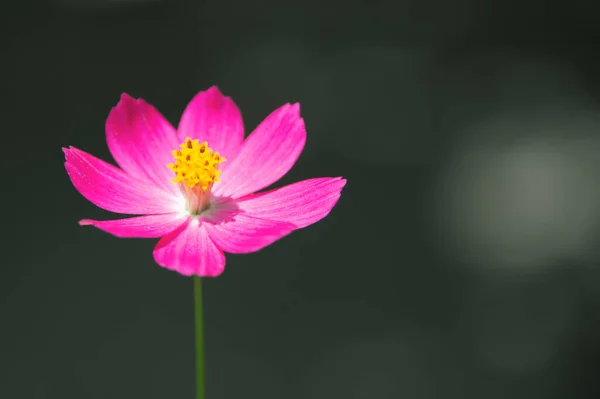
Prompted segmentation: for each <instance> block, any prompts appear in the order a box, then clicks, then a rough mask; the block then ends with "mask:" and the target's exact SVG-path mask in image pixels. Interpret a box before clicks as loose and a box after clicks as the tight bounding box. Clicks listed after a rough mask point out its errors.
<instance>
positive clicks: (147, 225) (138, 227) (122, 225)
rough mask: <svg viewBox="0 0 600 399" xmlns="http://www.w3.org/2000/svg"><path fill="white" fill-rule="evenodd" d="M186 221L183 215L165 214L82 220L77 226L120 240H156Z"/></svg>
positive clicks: (185, 216)
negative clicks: (89, 227) (98, 231)
mask: <svg viewBox="0 0 600 399" xmlns="http://www.w3.org/2000/svg"><path fill="white" fill-rule="evenodd" d="M186 220H187V215H185V214H181V213H166V214H162V215H146V216H138V217H134V218H128V219H117V220H90V219H83V220H81V221H79V224H80V225H81V226H95V227H97V228H99V229H100V230H103V231H106V232H107V233H110V234H113V235H115V236H117V237H121V238H158V237H162V236H165V235H167V234H169V233H171V232H172V231H174V230H176V229H177V228H178V227H179V226H181V225H182V224H183V223H184V222H185V221H186Z"/></svg>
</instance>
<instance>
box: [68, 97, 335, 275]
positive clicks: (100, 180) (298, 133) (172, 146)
mask: <svg viewBox="0 0 600 399" xmlns="http://www.w3.org/2000/svg"><path fill="white" fill-rule="evenodd" d="M106 141H107V143H108V148H109V150H110V152H111V154H112V155H113V157H114V159H115V161H116V162H117V164H118V165H119V166H120V169H119V168H117V167H115V166H113V165H110V164H108V163H106V162H104V161H102V160H100V159H98V158H96V157H94V156H92V155H90V154H88V153H85V152H83V151H81V150H79V149H77V148H74V147H69V148H68V149H67V148H63V151H64V153H65V158H66V162H65V168H66V169H67V173H68V174H69V177H70V178H71V182H72V183H73V185H74V186H75V188H76V189H77V190H78V191H79V192H80V193H81V194H82V195H83V196H84V197H85V198H87V199H88V200H89V201H90V202H92V203H94V204H95V205H97V206H99V207H100V208H103V209H106V210H108V211H111V212H116V213H121V214H128V215H144V216H135V217H130V218H127V219H117V220H105V221H97V220H88V219H85V220H82V221H80V222H79V224H80V225H84V226H85V225H92V226H96V227H97V228H99V229H101V230H104V231H106V232H108V233H111V234H113V235H115V236H117V237H141V238H159V237H160V241H159V242H158V244H157V245H156V247H155V248H154V259H155V260H156V262H157V263H158V264H159V265H161V266H163V267H165V268H167V269H171V270H175V271H177V272H179V273H181V274H183V275H186V276H190V275H198V276H218V275H219V274H221V273H222V272H223V270H224V268H225V256H224V254H223V252H230V253H248V252H254V251H258V250H260V249H261V248H263V247H265V246H267V245H269V244H271V243H273V242H274V241H276V240H278V239H280V238H282V237H284V236H285V235H287V234H289V233H291V232H292V231H294V230H296V229H300V228H303V227H306V226H308V225H310V224H313V223H315V222H317V221H319V220H321V219H323V218H324V217H325V216H327V215H328V214H329V212H330V211H331V209H332V208H333V206H334V205H335V204H336V203H337V201H338V199H339V197H340V194H341V190H342V188H343V187H344V185H345V184H346V180H344V179H342V178H341V177H333V178H332V177H322V178H316V179H309V180H304V181H300V182H298V183H294V184H290V185H288V186H285V187H282V188H277V189H274V190H271V191H267V192H262V193H256V192H257V191H259V190H261V189H263V188H265V187H267V186H269V185H271V184H272V183H274V182H276V181H277V180H279V178H281V177H282V176H283V175H284V174H286V173H287V172H288V171H289V170H290V169H291V168H292V166H293V165H294V163H295V162H296V160H297V159H298V156H299V155H300V153H301V152H302V148H303V147H304V143H305V141H306V130H305V128H304V120H303V119H302V118H301V117H300V106H299V105H298V104H292V105H290V104H286V105H284V106H282V107H281V108H279V109H277V110H275V111H274V112H273V113H271V115H269V116H268V117H267V118H266V119H265V120H264V121H263V122H262V123H260V125H258V127H257V128H256V129H255V130H254V132H252V134H250V135H249V136H248V137H247V138H246V139H245V140H244V127H243V124H242V117H241V115H240V112H239V110H238V108H237V107H236V105H235V104H234V103H233V101H232V100H231V99H230V98H229V97H224V96H223V95H222V94H221V92H220V91H219V89H218V88H217V87H211V88H210V89H208V90H207V91H203V92H200V93H198V94H197V95H196V96H195V97H194V98H193V99H192V101H191V102H190V103H189V105H188V106H187V108H186V110H185V111H184V113H183V115H182V117H181V121H180V122H179V127H178V128H177V129H175V128H173V127H172V126H171V125H170V124H169V122H168V121H167V120H166V119H165V118H164V117H163V116H162V115H161V114H160V113H159V112H158V111H157V110H156V109H155V108H154V107H152V106H151V105H149V104H148V103H146V102H144V101H143V100H141V99H137V100H136V99H133V98H131V97H130V96H128V95H127V94H123V95H122V96H121V101H119V104H117V106H116V107H114V108H113V109H112V110H111V112H110V114H109V116H108V119H107V121H106Z"/></svg>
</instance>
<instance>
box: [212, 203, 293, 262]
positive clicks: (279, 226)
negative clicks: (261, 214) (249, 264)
mask: <svg viewBox="0 0 600 399" xmlns="http://www.w3.org/2000/svg"><path fill="white" fill-rule="evenodd" d="M204 221H205V223H204V226H205V228H206V231H207V232H208V234H209V236H210V238H211V239H212V240H213V242H214V243H215V244H216V245H217V247H219V248H221V249H222V250H223V251H225V252H230V253H236V254H240V253H248V252H255V251H258V250H260V249H262V248H264V247H266V246H267V245H270V244H272V243H273V242H275V241H277V240H279V239H280V238H282V237H284V236H286V235H287V234H289V233H291V232H292V231H294V230H295V229H296V226H294V225H293V224H291V223H286V222H279V221H275V220H265V219H259V218H256V217H252V216H249V215H246V214H245V213H234V212H227V211H220V210H212V211H210V212H208V214H207V215H206V216H204Z"/></svg>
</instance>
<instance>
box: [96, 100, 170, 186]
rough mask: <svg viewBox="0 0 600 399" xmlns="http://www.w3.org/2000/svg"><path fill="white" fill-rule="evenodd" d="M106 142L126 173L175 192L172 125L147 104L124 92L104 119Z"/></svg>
mask: <svg viewBox="0 0 600 399" xmlns="http://www.w3.org/2000/svg"><path fill="white" fill-rule="evenodd" d="M106 142H107V143H108V148H109V150H110V152H111V154H112V155H113V157H114V158H115V161H117V164H119V166H120V167H121V168H122V169H123V170H124V171H125V172H127V173H128V174H130V175H132V176H136V177H138V178H140V179H145V180H148V181H150V182H153V183H154V184H155V185H158V186H160V187H162V188H163V189H166V190H167V191H172V192H176V191H177V186H176V185H175V184H173V183H171V179H172V178H173V177H174V174H173V172H172V171H171V170H170V169H169V168H167V164H169V163H171V162H173V154H172V152H171V151H172V150H175V149H177V148H179V144H180V141H179V139H178V138H177V133H176V131H175V129H174V128H173V126H171V124H169V122H168V121H167V120H166V119H165V118H164V117H163V116H162V115H161V114H160V113H159V112H158V111H157V110H156V109H155V108H154V107H153V106H152V105H150V104H147V103H146V102H144V100H142V99H137V100H136V99H133V98H131V97H130V96H129V95H127V94H125V93H123V94H122V95H121V101H119V103H118V104H117V106H116V107H114V108H113V109H112V110H111V112H110V114H109V115H108V119H107V121H106Z"/></svg>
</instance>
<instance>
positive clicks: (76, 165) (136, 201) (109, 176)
mask: <svg viewBox="0 0 600 399" xmlns="http://www.w3.org/2000/svg"><path fill="white" fill-rule="evenodd" d="M63 152H64V153H65V159H66V162H65V168H66V169H67V173H68V174H69V177H70V178H71V182H72V183H73V185H74V186H75V188H76V189H77V191H79V192H80V193H81V195H83V196H84V197H85V198H86V199H87V200H88V201H90V202H92V203H93V204H95V205H97V206H99V207H100V208H103V209H106V210H107V211H111V212H116V213H124V214H133V215H141V214H157V213H170V212H174V211H176V210H177V209H178V207H179V208H181V205H180V204H178V198H177V197H175V196H173V195H172V194H170V193H168V192H166V191H164V190H162V189H160V188H158V187H156V186H154V185H152V184H151V183H148V182H146V181H143V180H140V179H138V178H135V177H133V176H129V175H127V174H126V173H125V172H123V171H122V170H120V169H118V168H116V167H114V166H112V165H110V164H108V163H106V162H104V161H101V160H100V159H98V158H96V157H94V156H92V155H90V154H88V153H86V152H83V151H81V150H78V149H77V148H74V147H70V148H68V149H67V148H63ZM180 200H182V199H180Z"/></svg>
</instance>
